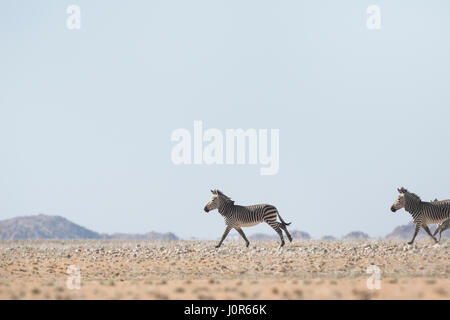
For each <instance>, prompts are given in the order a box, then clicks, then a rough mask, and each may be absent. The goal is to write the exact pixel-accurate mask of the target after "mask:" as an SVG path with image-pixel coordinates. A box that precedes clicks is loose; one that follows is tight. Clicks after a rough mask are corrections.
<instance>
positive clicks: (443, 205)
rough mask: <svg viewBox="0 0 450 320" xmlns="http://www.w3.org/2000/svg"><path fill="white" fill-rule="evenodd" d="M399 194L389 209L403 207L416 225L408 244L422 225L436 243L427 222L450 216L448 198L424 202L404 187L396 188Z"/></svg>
mask: <svg viewBox="0 0 450 320" xmlns="http://www.w3.org/2000/svg"><path fill="white" fill-rule="evenodd" d="M397 191H398V192H399V196H398V198H397V200H395V202H394V203H393V204H392V206H391V211H392V212H396V211H397V210H400V209H401V208H405V210H406V211H407V212H409V213H410V214H411V216H412V217H413V222H414V224H415V225H416V227H415V230H414V236H413V238H412V240H411V241H409V242H408V244H413V243H414V239H416V236H417V233H418V232H419V230H420V228H421V227H422V228H423V229H424V230H425V231H426V232H427V233H428V235H429V236H430V237H432V238H433V240H434V241H435V242H436V243H437V242H438V241H437V240H436V238H435V237H434V235H432V234H431V232H430V229H429V228H428V226H427V225H428V224H433V223H441V222H443V221H445V220H447V219H449V218H450V200H443V201H432V202H426V201H422V200H420V197H419V196H418V195H416V194H414V193H412V192H409V191H408V190H406V189H405V188H403V187H401V188H400V189H397Z"/></svg>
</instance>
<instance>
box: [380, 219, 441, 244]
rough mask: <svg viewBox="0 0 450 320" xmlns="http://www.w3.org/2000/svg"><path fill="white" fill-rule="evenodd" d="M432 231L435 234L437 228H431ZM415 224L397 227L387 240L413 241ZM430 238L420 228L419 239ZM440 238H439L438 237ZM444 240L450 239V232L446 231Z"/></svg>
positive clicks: (387, 236)
mask: <svg viewBox="0 0 450 320" xmlns="http://www.w3.org/2000/svg"><path fill="white" fill-rule="evenodd" d="M429 228H430V231H431V232H432V233H433V232H434V230H435V229H436V226H432V225H431V226H429ZM414 229H415V224H414V223H412V222H410V223H408V224H406V225H402V226H398V227H396V228H395V229H394V230H393V231H392V232H391V233H389V234H387V235H386V239H408V240H411V239H412V236H413V235H414ZM429 237H430V236H429V235H428V234H427V233H426V232H425V230H423V229H422V228H420V231H419V233H418V234H417V239H420V238H429ZM438 237H439V236H438ZM442 238H450V230H446V231H444V232H442Z"/></svg>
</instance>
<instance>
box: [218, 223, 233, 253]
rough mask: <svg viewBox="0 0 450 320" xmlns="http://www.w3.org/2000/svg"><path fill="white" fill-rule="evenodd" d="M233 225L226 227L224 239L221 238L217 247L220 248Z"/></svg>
mask: <svg viewBox="0 0 450 320" xmlns="http://www.w3.org/2000/svg"><path fill="white" fill-rule="evenodd" d="M230 230H231V227H229V226H227V227H226V228H225V231H224V232H223V235H222V239H220V242H219V244H218V245H217V246H216V248H219V247H220V246H221V245H222V242H223V240H225V238H226V237H227V235H228V233H230Z"/></svg>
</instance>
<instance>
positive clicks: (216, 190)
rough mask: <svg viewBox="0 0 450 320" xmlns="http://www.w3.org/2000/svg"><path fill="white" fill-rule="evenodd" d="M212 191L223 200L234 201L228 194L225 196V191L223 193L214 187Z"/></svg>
mask: <svg viewBox="0 0 450 320" xmlns="http://www.w3.org/2000/svg"><path fill="white" fill-rule="evenodd" d="M214 193H215V194H217V195H218V196H219V197H221V198H222V199H223V200H225V201H231V202H233V203H234V201H233V200H231V198H230V197H229V196H227V195H226V194H225V193H223V192H222V191H220V190H218V189H215V190H214Z"/></svg>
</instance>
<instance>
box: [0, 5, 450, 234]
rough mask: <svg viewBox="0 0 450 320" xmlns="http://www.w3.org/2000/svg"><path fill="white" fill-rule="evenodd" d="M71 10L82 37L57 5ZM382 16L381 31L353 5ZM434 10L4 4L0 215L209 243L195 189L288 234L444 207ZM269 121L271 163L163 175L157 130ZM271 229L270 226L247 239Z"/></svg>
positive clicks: (443, 85)
mask: <svg viewBox="0 0 450 320" xmlns="http://www.w3.org/2000/svg"><path fill="white" fill-rule="evenodd" d="M69 4H77V5H79V6H80V7H81V24H82V26H81V30H79V31H70V30H68V29H67V28H66V18H67V14H66V8H67V6H68V5H69ZM371 4H376V5H379V6H380V8H381V19H382V20H381V26H382V28H381V30H376V31H370V30H368V29H367V27H366V19H367V15H366V8H367V7H368V6H369V5H371ZM449 12H450V2H448V1H444V0H442V1H437V0H432V1H405V0H398V1H387V0H374V1H361V0H348V1H344V0H343V1H331V0H330V1H324V0H319V1H312V0H308V1H298V0H292V1H273V0H271V1H261V0H251V1H250V0H245V1H241V0H239V1H237V0H226V1H217V0H202V1H198V0H194V1H185V0H183V1H181V0H160V1H154V0H148V1H123V0H121V1H111V0H109V1H104V0H97V1H83V0H73V1H61V0H54V1H48V0H43V1H19V0H3V1H1V2H0V43H1V47H0V48H1V50H0V88H1V89H0V195H1V196H0V219H5V218H10V217H14V216H18V215H29V214H38V213H45V214H51V215H62V216H64V217H66V218H68V219H70V220H72V221H74V222H76V223H79V224H81V225H83V226H85V227H88V228H90V229H93V230H95V231H99V232H146V231H149V230H155V231H160V232H166V231H172V232H175V233H176V234H177V235H179V236H181V237H191V236H193V237H199V238H216V237H218V236H220V235H221V234H222V232H223V229H224V223H223V219H222V218H221V217H220V216H219V214H218V213H216V212H215V213H210V214H205V213H204V212H203V210H202V209H203V206H204V205H205V203H206V202H207V201H208V199H209V197H210V192H209V189H211V188H219V189H221V190H222V191H223V192H225V193H227V194H228V195H229V196H230V197H232V198H233V199H234V200H235V201H236V203H239V204H254V203H261V202H267V203H272V204H274V205H276V206H277V207H278V209H279V210H280V212H281V215H282V216H283V218H284V220H286V221H291V222H292V226H291V228H290V229H291V230H293V229H299V230H305V231H307V232H309V233H310V234H311V235H312V236H314V237H320V236H322V235H325V234H331V235H334V236H341V235H343V234H346V233H348V232H350V231H353V230H362V231H365V232H367V233H369V234H370V235H372V236H384V235H385V234H387V233H388V232H390V231H391V230H392V229H393V228H394V227H395V226H397V225H399V224H404V223H407V222H408V221H410V217H409V215H408V214H406V213H405V212H404V211H400V212H399V213H397V214H393V213H391V212H390V211H389V207H390V205H391V204H392V202H393V201H394V199H395V197H396V188H397V187H399V186H405V187H407V188H408V189H410V190H411V191H414V192H416V193H418V194H419V195H420V196H421V197H422V198H423V199H425V200H430V199H434V198H435V197H438V198H440V199H444V198H450V149H449V148H448V139H449V137H450V62H449V57H450V44H449V41H448V39H449V35H450V19H449ZM194 120H202V121H203V123H204V125H205V127H206V128H218V129H222V130H224V129H226V128H244V129H245V128H257V129H258V128H269V129H270V128H278V129H280V171H279V173H278V175H275V176H261V175H259V166H251V165H244V166H206V165H203V166H193V165H192V166H174V165H173V164H172V162H171V160H170V151H171V148H172V146H173V143H172V142H171V141H170V135H171V132H172V131H173V130H174V129H177V128H183V127H184V128H187V129H190V130H192V126H193V121H194ZM246 232H247V233H248V234H252V233H254V232H267V233H271V232H273V231H272V230H271V229H270V227H268V226H267V225H261V226H258V227H254V228H248V229H246Z"/></svg>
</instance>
